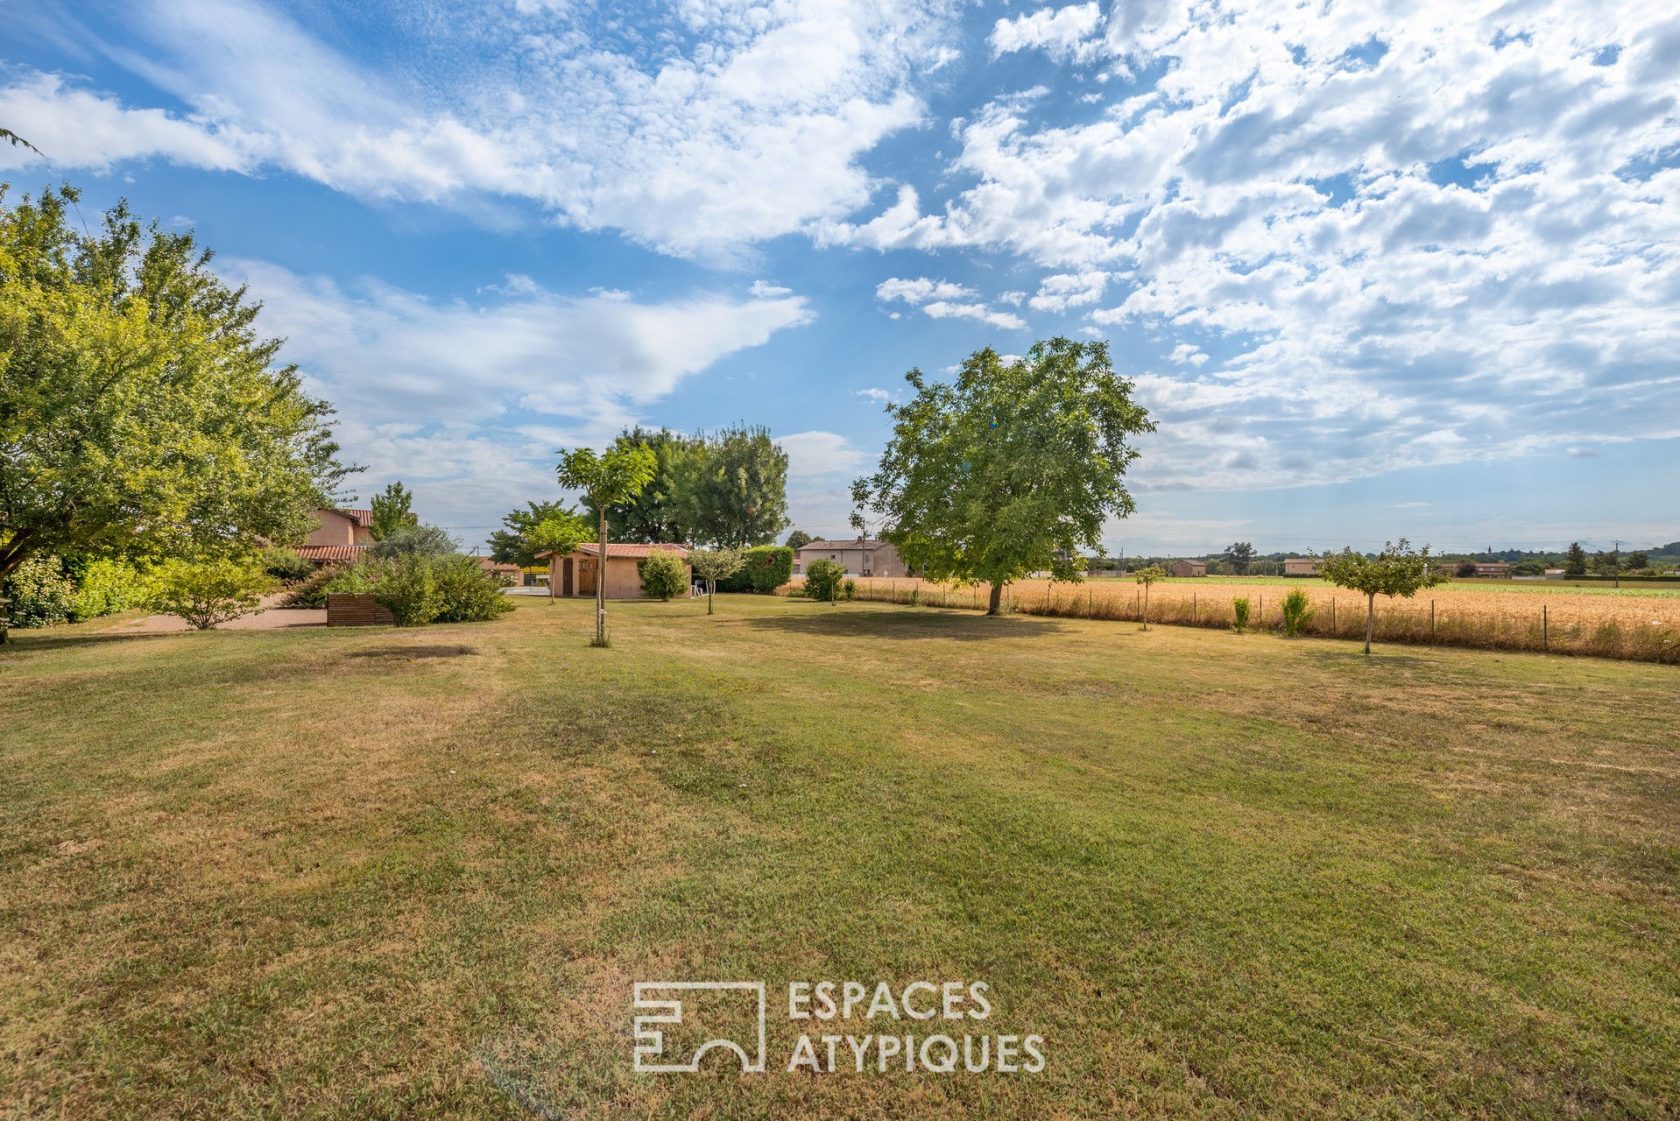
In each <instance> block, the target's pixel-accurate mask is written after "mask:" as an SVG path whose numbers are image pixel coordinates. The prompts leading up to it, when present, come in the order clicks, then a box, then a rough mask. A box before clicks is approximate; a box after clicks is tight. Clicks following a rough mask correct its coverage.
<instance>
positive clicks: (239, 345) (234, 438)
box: [0, 187, 350, 576]
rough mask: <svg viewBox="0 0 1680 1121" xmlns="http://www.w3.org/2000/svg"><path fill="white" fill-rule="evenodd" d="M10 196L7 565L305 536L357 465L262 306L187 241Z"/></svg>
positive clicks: (59, 194)
mask: <svg viewBox="0 0 1680 1121" xmlns="http://www.w3.org/2000/svg"><path fill="white" fill-rule="evenodd" d="M77 198H78V195H77V194H76V192H75V191H74V190H73V189H71V188H68V187H65V188H61V189H59V190H58V191H55V192H48V193H45V194H43V195H42V196H41V197H40V198H39V199H34V200H31V199H30V198H29V197H28V196H25V197H23V198H22V199H21V200H20V201H19V202H18V203H16V204H15V205H11V206H7V205H5V202H6V199H5V192H4V190H3V189H0V576H4V575H5V574H6V573H7V572H10V571H11V570H12V569H13V568H15V567H16V566H17V565H18V564H19V563H21V562H22V561H23V560H24V559H26V558H27V557H29V556H31V555H32V554H41V553H61V554H62V553H84V554H89V555H100V554H112V553H134V554H144V555H149V556H154V557H169V556H189V555H202V554H207V553H215V552H222V553H230V552H233V551H236V550H239V549H242V548H245V547H248V546H252V545H254V544H255V543H256V542H257V540H258V539H259V538H263V539H267V540H271V541H277V542H293V541H301V540H302V539H303V538H304V536H306V535H307V534H308V532H309V531H310V529H311V528H313V524H314V519H313V511H314V510H316V509H318V508H320V507H323V506H331V505H335V504H336V502H337V492H338V490H339V487H340V485H341V484H342V482H343V480H344V478H345V476H346V474H347V473H348V472H349V470H350V469H349V468H346V467H345V466H344V465H343V464H342V463H340V462H339V458H338V455H339V449H338V445H337V444H335V443H334V442H333V440H332V435H331V431H330V429H329V427H328V423H327V422H328V419H329V417H330V416H331V414H332V410H331V408H330V407H329V406H328V405H327V404H326V403H324V402H322V401H318V400H315V399H313V398H311V397H309V396H308V395H307V394H305V393H304V392H303V390H302V388H301V385H300V381H299V378H298V374H297V370H296V368H295V367H293V366H277V365H276V364H275V358H276V355H277V353H278V351H279V348H280V342H279V340H275V339H264V338H262V337H261V336H260V334H259V333H258V328H257V314H258V311H259V305H257V304H255V303H253V302H251V301H249V300H248V299H247V298H246V293H245V290H244V289H243V288H230V287H228V286H227V285H226V284H225V283H223V281H222V280H221V279H220V278H219V277H218V276H217V275H216V274H215V273H214V272H212V271H211V270H210V268H209V261H210V254H209V253H208V252H207V251H204V250H201V249H200V248H199V247H198V245H197V244H196V243H195V241H194V239H193V237H192V235H191V234H166V233H162V232H160V231H159V230H158V229H157V227H156V226H155V225H154V226H152V227H150V228H147V229H142V227H141V225H140V223H139V222H138V221H137V220H136V219H135V218H134V217H133V216H132V215H131V214H130V212H129V211H128V209H127V207H126V206H124V205H122V204H119V205H118V206H116V207H115V208H114V209H112V210H111V211H110V212H109V213H107V214H106V215H105V216H104V221H103V222H102V224H101V225H100V227H99V228H98V230H97V232H92V233H84V232H82V231H81V230H79V229H73V228H72V227H71V225H70V223H69V222H68V221H67V220H66V217H67V211H68V210H69V208H70V207H71V206H72V204H73V203H74V202H75V201H76V199H77Z"/></svg>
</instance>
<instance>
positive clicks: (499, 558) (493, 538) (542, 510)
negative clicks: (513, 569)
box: [489, 502, 577, 568]
mask: <svg viewBox="0 0 1680 1121" xmlns="http://www.w3.org/2000/svg"><path fill="white" fill-rule="evenodd" d="M551 514H560V515H564V516H566V517H576V516H577V513H576V511H574V510H573V509H572V507H570V506H568V505H567V504H566V503H564V502H527V503H526V504H525V509H523V510H510V511H508V513H507V514H505V515H504V516H503V517H502V528H501V529H496V530H491V531H490V537H489V544H490V559H491V560H493V561H495V562H496V563H497V564H517V565H518V566H519V567H521V568H529V567H530V566H531V565H534V564H538V563H540V562H539V561H538V560H537V555H536V554H537V553H538V552H539V551H540V550H537V549H534V548H533V547H532V544H531V530H532V528H533V527H534V526H536V525H538V524H539V523H541V522H542V521H543V520H544V519H545V518H547V517H549V516H550V515H551Z"/></svg>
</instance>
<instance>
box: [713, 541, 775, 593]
mask: <svg viewBox="0 0 1680 1121" xmlns="http://www.w3.org/2000/svg"><path fill="white" fill-rule="evenodd" d="M791 579H793V550H792V549H789V548H788V547H787V546H785V545H760V546H758V547H757V548H753V549H748V550H747V551H746V559H745V563H743V564H742V566H741V570H740V571H739V572H737V573H736V574H735V575H733V576H726V577H724V578H723V579H722V580H719V581H718V591H720V592H757V593H759V594H760V595H771V594H773V593H774V592H775V591H776V589H777V588H779V587H781V586H782V585H783V584H785V583H787V582H788V581H789V580H791Z"/></svg>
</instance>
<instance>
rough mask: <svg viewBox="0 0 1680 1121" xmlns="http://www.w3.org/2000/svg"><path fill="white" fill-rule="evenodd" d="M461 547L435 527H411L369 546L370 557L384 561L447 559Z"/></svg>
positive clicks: (447, 534) (444, 531) (445, 532)
mask: <svg viewBox="0 0 1680 1121" xmlns="http://www.w3.org/2000/svg"><path fill="white" fill-rule="evenodd" d="M459 547H460V546H459V545H458V544H457V543H456V541H455V539H454V538H453V537H451V536H449V533H448V532H447V531H446V530H443V529H440V528H438V527H437V526H435V525H411V526H408V527H406V528H404V529H399V530H397V531H396V532H395V533H393V534H391V536H389V537H385V538H381V539H380V540H378V541H375V542H374V543H373V544H372V545H369V546H368V555H369V556H372V557H379V558H380V559H382V560H391V559H393V558H396V557H447V556H449V555H450V554H452V553H454V552H455V551H456V550H457V549H458V548H459Z"/></svg>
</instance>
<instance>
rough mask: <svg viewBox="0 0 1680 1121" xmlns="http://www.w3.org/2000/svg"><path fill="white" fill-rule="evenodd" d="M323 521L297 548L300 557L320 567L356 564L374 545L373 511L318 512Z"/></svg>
mask: <svg viewBox="0 0 1680 1121" xmlns="http://www.w3.org/2000/svg"><path fill="white" fill-rule="evenodd" d="M315 517H316V518H317V519H318V520H319V521H320V525H319V526H317V527H316V529H315V530H314V532H312V533H310V535H309V536H308V537H307V538H306V539H305V540H304V543H303V544H302V545H299V546H298V548H297V554H298V556H300V557H303V558H304V559H305V560H309V561H313V562H315V563H316V564H317V565H322V564H334V563H337V562H340V561H353V560H356V559H357V558H359V557H360V556H361V555H362V552H363V551H364V550H365V549H366V548H367V547H368V546H369V545H371V544H373V528H372V527H373V511H372V510H317V511H315Z"/></svg>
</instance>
